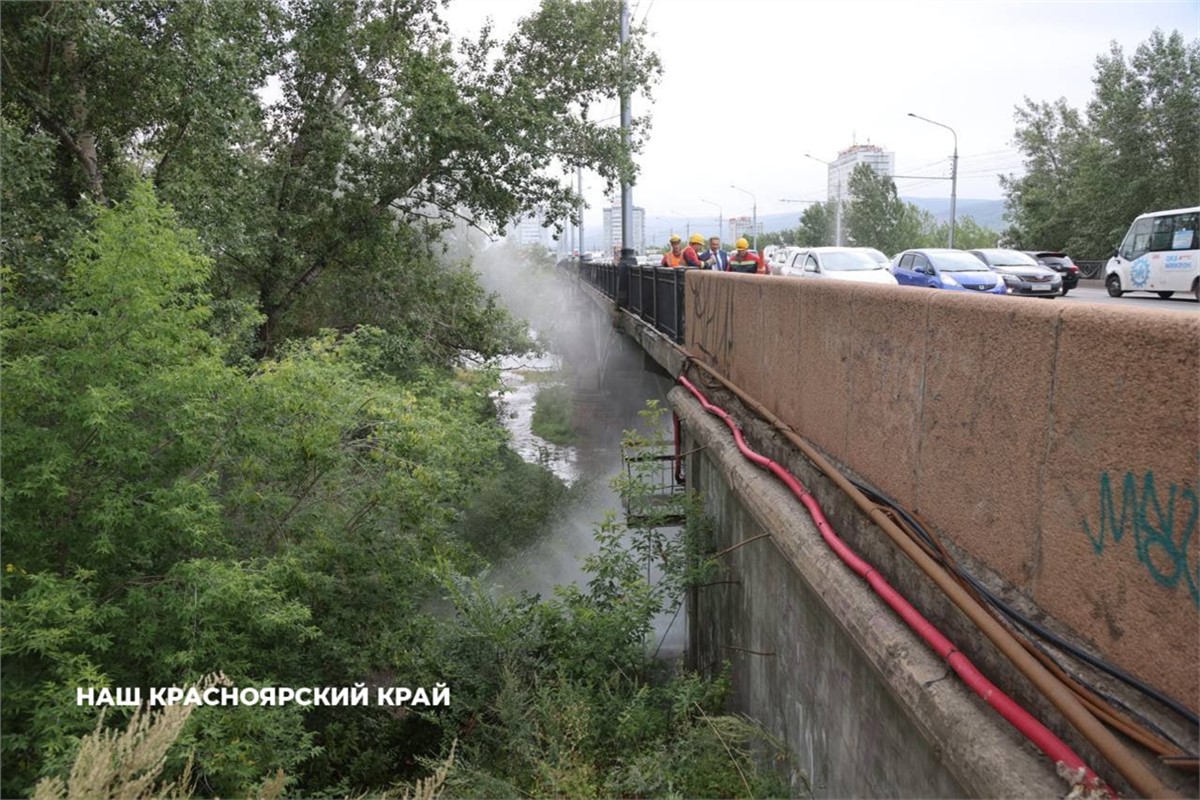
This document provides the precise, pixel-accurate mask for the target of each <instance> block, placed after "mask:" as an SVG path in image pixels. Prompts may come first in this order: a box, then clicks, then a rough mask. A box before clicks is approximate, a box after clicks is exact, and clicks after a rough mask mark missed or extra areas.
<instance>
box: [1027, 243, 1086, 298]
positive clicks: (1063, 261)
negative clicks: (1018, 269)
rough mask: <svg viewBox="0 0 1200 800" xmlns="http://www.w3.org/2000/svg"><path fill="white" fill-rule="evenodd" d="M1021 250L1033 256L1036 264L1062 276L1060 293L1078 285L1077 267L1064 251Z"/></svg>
mask: <svg viewBox="0 0 1200 800" xmlns="http://www.w3.org/2000/svg"><path fill="white" fill-rule="evenodd" d="M1022 252H1024V253H1025V255H1027V256H1029V257H1031V258H1033V259H1034V260H1035V261H1037V263H1038V264H1040V265H1042V266H1043V267H1049V268H1050V269H1052V270H1054V271H1055V272H1057V273H1058V274H1059V275H1061V276H1062V284H1063V289H1062V293H1063V294H1064V295H1065V294H1066V293H1067V292H1069V291H1070V290H1072V289H1074V288H1075V287H1076V286H1078V285H1079V267H1077V266H1075V262H1074V261H1072V260H1071V257H1070V256H1069V255H1067V254H1066V253H1063V252H1060V251H1058V250H1024V251H1022Z"/></svg>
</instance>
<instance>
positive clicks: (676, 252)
mask: <svg viewBox="0 0 1200 800" xmlns="http://www.w3.org/2000/svg"><path fill="white" fill-rule="evenodd" d="M670 244H671V249H669V250H667V252H665V253H663V257H662V261H661V262H660V263H659V266H660V267H682V266H684V261H683V239H680V238H679V234H678V233H672V234H671V240H670Z"/></svg>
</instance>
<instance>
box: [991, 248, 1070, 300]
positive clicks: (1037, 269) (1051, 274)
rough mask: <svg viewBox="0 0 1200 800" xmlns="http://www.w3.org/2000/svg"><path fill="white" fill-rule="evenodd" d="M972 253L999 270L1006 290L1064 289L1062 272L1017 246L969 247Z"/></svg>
mask: <svg viewBox="0 0 1200 800" xmlns="http://www.w3.org/2000/svg"><path fill="white" fill-rule="evenodd" d="M971 255H973V256H975V257H976V258H978V259H979V260H980V261H982V262H983V263H985V264H987V265H988V266H989V267H991V268H992V269H994V270H996V272H998V273H1000V277H1001V278H1003V279H1004V284H1005V285H1006V286H1007V287H1008V293H1009V294H1028V295H1037V296H1040V297H1058V296H1059V295H1060V294H1063V293H1064V292H1063V282H1062V276H1061V275H1059V274H1058V273H1057V272H1055V271H1054V270H1052V269H1050V268H1049V267H1043V266H1040V265H1039V264H1038V263H1037V261H1035V260H1034V258H1033V256H1027V255H1025V254H1024V253H1022V252H1020V251H1019V250H1002V249H996V248H992V249H985V250H972V251H971Z"/></svg>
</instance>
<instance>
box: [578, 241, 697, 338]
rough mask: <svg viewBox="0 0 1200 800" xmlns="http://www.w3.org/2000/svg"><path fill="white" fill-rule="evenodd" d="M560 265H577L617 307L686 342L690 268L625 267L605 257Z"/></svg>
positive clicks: (589, 281) (579, 272)
mask: <svg viewBox="0 0 1200 800" xmlns="http://www.w3.org/2000/svg"><path fill="white" fill-rule="evenodd" d="M560 265H561V266H563V267H564V268H565V269H572V268H574V269H575V270H576V271H577V273H578V275H579V277H580V279H582V280H584V281H586V282H587V283H589V284H591V285H592V286H595V287H596V288H597V289H599V290H600V291H601V292H602V293H604V295H605V296H607V297H610V298H612V300H613V301H614V302H616V304H617V306H618V307H620V308H625V309H627V310H629V311H630V312H632V313H633V314H635V315H637V316H638V317H639V318H640V319H643V320H645V321H646V322H648V323H650V324H651V325H653V326H654V329H655V330H657V331H661V332H662V333H665V334H666V335H667V336H669V337H670V338H671V340H672V341H674V342H677V343H680V344H682V343H683V333H684V331H683V318H684V308H683V287H684V282H685V280H686V276H687V273H688V270H687V269H682V268H680V269H672V268H669V267H624V268H623V267H619V266H618V265H616V264H612V263H608V262H602V261H564V262H561V264H560ZM622 284H624V285H622ZM623 289H624V291H622V290H623Z"/></svg>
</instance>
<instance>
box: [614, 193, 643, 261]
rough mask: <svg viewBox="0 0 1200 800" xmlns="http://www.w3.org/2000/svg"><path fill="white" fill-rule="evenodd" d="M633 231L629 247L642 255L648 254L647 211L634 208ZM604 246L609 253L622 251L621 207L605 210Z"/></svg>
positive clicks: (618, 205) (616, 205)
mask: <svg viewBox="0 0 1200 800" xmlns="http://www.w3.org/2000/svg"><path fill="white" fill-rule="evenodd" d="M632 216H633V230H632V231H630V243H629V246H630V247H631V248H633V252H634V253H636V254H638V255H641V254H643V253H645V252H646V209H644V208H640V207H639V206H634V207H633V214H632ZM603 225H604V245H605V248H606V252H607V253H612V252H613V251H614V249H616V250H620V249H621V206H620V204H619V203H618V204H615V205H611V206H609V207H608V208H606V209H604V223H603Z"/></svg>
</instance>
